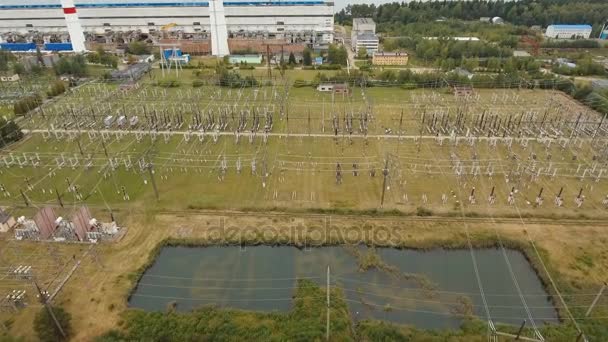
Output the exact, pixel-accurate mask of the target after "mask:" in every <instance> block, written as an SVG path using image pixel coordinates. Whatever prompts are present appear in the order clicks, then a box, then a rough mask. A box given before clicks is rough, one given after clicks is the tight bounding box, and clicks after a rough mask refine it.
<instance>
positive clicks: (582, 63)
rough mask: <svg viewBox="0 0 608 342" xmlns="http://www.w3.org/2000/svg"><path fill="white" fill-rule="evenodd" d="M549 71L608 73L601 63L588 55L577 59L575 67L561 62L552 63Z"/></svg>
mask: <svg viewBox="0 0 608 342" xmlns="http://www.w3.org/2000/svg"><path fill="white" fill-rule="evenodd" d="M551 71H553V72H554V73H556V74H561V75H568V76H589V75H597V76H604V75H606V74H608V73H607V72H606V69H605V68H604V66H603V65H601V64H599V63H595V62H594V61H593V60H592V59H591V58H590V57H587V58H583V59H579V60H578V61H577V62H576V66H575V67H570V66H568V65H564V64H561V63H555V64H553V66H552V68H551Z"/></svg>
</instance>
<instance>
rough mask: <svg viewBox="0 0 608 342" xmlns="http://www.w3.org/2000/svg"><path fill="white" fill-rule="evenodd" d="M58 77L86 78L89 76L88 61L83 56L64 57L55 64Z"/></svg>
mask: <svg viewBox="0 0 608 342" xmlns="http://www.w3.org/2000/svg"><path fill="white" fill-rule="evenodd" d="M55 73H56V74H57V75H73V76H77V77H84V76H86V75H87V64H86V60H85V58H84V57H83V56H82V55H74V56H64V57H61V58H60V59H59V61H58V62H57V63H56V64H55Z"/></svg>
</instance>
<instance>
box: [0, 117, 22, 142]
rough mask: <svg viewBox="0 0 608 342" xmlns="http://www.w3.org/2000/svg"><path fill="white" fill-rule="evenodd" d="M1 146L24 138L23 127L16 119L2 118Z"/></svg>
mask: <svg viewBox="0 0 608 342" xmlns="http://www.w3.org/2000/svg"><path fill="white" fill-rule="evenodd" d="M0 137H1V139H0V147H4V146H5V145H8V144H10V143H12V142H15V141H19V140H21V138H23V132H21V128H19V126H18V125H17V124H16V123H15V122H14V121H8V122H7V121H6V120H4V118H0Z"/></svg>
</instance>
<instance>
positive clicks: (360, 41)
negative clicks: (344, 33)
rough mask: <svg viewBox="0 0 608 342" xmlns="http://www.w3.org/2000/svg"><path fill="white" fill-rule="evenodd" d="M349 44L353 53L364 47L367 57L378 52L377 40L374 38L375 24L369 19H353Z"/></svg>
mask: <svg viewBox="0 0 608 342" xmlns="http://www.w3.org/2000/svg"><path fill="white" fill-rule="evenodd" d="M351 44H352V48H353V51H355V52H356V53H359V49H361V48H363V47H365V49H366V50H367V54H368V55H373V54H374V53H375V52H376V51H378V44H379V39H378V37H377V36H376V23H375V22H374V21H373V20H372V19H371V18H354V19H353V28H352V31H351Z"/></svg>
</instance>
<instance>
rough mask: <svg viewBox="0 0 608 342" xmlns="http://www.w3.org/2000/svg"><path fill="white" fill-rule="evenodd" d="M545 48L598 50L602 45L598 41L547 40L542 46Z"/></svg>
mask: <svg viewBox="0 0 608 342" xmlns="http://www.w3.org/2000/svg"><path fill="white" fill-rule="evenodd" d="M541 47H543V48H557V49H596V48H599V47H600V44H599V43H598V42H597V41H596V40H586V39H577V40H553V39H552V40H547V41H545V42H543V43H542V44H541Z"/></svg>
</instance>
